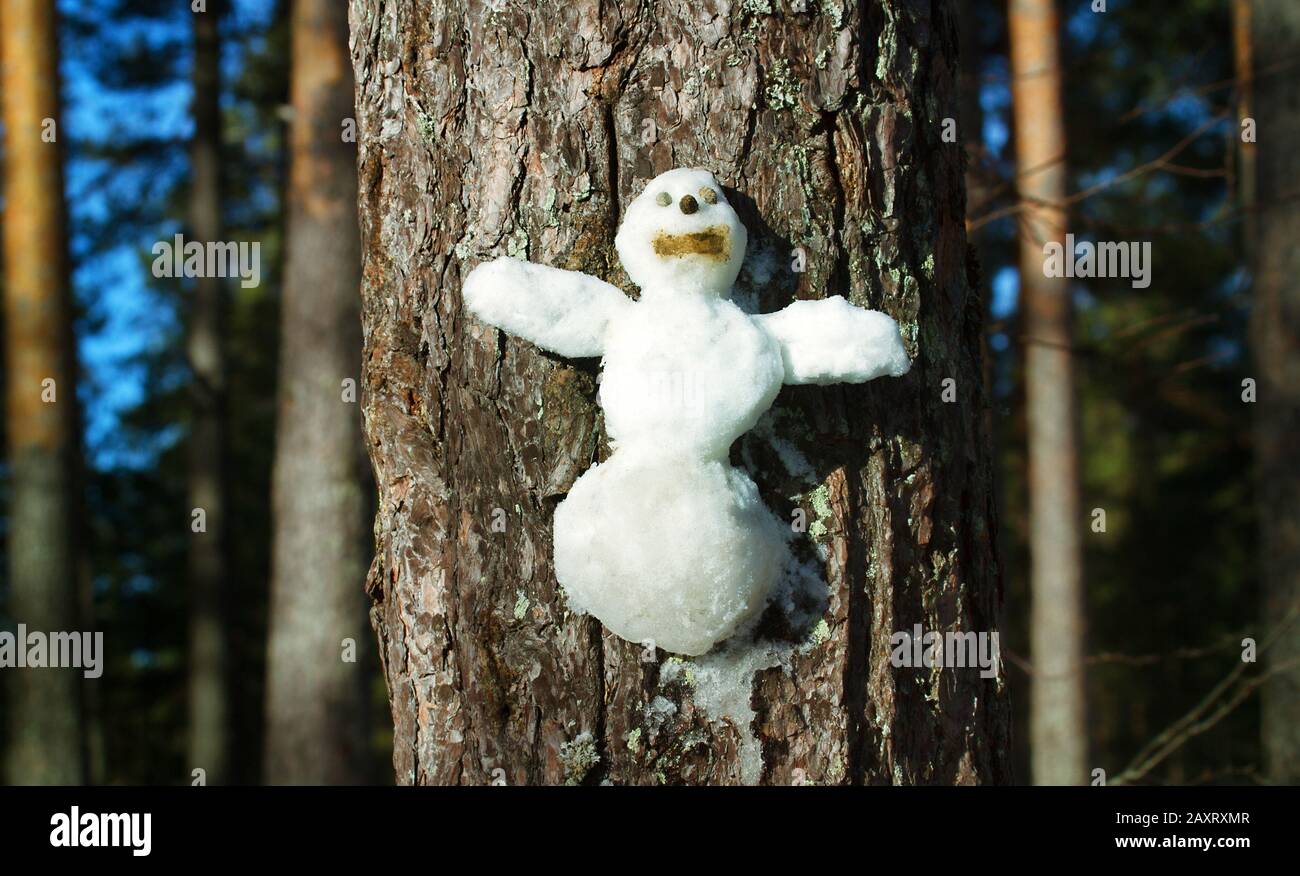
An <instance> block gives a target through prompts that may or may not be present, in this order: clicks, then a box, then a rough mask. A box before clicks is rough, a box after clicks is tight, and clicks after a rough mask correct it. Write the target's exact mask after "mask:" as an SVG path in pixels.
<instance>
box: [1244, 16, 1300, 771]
mask: <svg viewBox="0 0 1300 876" xmlns="http://www.w3.org/2000/svg"><path fill="white" fill-rule="evenodd" d="M1254 6H1255V9H1254V21H1253V28H1252V33H1253V36H1254V56H1255V113H1256V116H1255V121H1256V123H1257V125H1258V127H1257V131H1258V150H1257V158H1256V161H1257V166H1258V173H1259V176H1258V186H1257V191H1259V192H1261V193H1263V196H1262V198H1261V200H1260V201H1259V215H1258V228H1259V238H1258V240H1257V241H1256V245H1255V247H1254V253H1255V310H1254V314H1253V316H1252V319H1253V324H1252V331H1253V334H1254V347H1255V360H1256V367H1257V369H1258V379H1259V413H1258V418H1257V423H1256V454H1257V456H1258V466H1259V495H1260V515H1259V518H1260V525H1261V527H1262V531H1261V533H1260V536H1261V537H1260V548H1261V551H1262V558H1261V559H1262V569H1263V580H1264V603H1265V605H1264V618H1265V621H1266V623H1268V624H1269V625H1270V626H1272V625H1276V624H1278V623H1279V622H1283V621H1287V622H1288V624H1289V625H1288V626H1287V628H1286V629H1285V631H1284V632H1283V634H1282V636H1281V637H1280V638H1279V640H1278V641H1277V643H1276V644H1275V645H1274V646H1273V647H1272V648H1271V649H1270V650H1269V652H1268V662H1269V667H1270V668H1271V669H1273V670H1274V671H1277V672H1278V674H1277V675H1275V676H1274V677H1272V678H1271V679H1269V681H1268V683H1267V684H1265V686H1264V689H1263V736H1264V760H1265V764H1264V766H1265V773H1266V774H1267V775H1268V777H1269V778H1270V779H1272V780H1273V781H1275V782H1280V783H1286V784H1295V783H1297V782H1300V668H1297V666H1296V663H1297V662H1298V661H1300V621H1298V620H1297V619H1296V612H1297V611H1300V466H1298V465H1297V458H1296V448H1297V447H1300V342H1297V338H1300V248H1297V246H1296V241H1297V240H1300V201H1298V200H1297V197H1296V196H1297V180H1300V155H1297V153H1296V143H1297V142H1300V91H1297V89H1296V87H1295V81H1296V58H1297V52H1300V5H1297V4H1296V3H1294V2H1291V0H1256V2H1255V4H1254ZM1286 665H1289V666H1290V668H1289V669H1285V670H1279V669H1278V667H1283V666H1286Z"/></svg>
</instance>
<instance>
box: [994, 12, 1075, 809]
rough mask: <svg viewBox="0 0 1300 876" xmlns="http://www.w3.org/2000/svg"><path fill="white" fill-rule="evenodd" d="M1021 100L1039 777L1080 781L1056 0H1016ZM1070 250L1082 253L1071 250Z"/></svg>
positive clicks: (1034, 751) (1071, 402)
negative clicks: (1055, 261) (1053, 251)
mask: <svg viewBox="0 0 1300 876" xmlns="http://www.w3.org/2000/svg"><path fill="white" fill-rule="evenodd" d="M1008 22H1009V29H1010V39H1011V76H1012V100H1013V103H1014V117H1015V129H1016V132H1015V143H1016V165H1017V176H1018V180H1019V184H1018V191H1019V196H1020V198H1021V202H1022V205H1023V207H1024V212H1023V213H1022V214H1021V221H1020V224H1019V230H1020V300H1021V307H1022V308H1023V310H1024V315H1025V334H1026V338H1025V419H1026V425H1027V432H1028V456H1029V479H1028V484H1029V515H1030V523H1029V554H1030V585H1029V586H1030V594H1031V599H1032V601H1033V605H1032V608H1031V610H1030V620H1029V625H1030V633H1029V636H1030V639H1029V641H1030V659H1031V661H1032V663H1033V667H1034V674H1033V680H1032V689H1031V695H1030V716H1029V737H1030V738H1029V745H1030V762H1031V768H1032V770H1033V780H1034V782H1035V783H1036V784H1042V785H1077V784H1082V783H1083V782H1084V781H1085V779H1086V774H1087V763H1086V761H1087V755H1088V737H1087V726H1086V724H1085V720H1084V714H1085V706H1084V665H1083V637H1084V614H1083V609H1084V598H1083V556H1082V533H1081V527H1082V526H1083V519H1082V515H1081V513H1080V511H1081V506H1080V500H1079V474H1078V471H1079V460H1078V448H1077V444H1076V441H1077V439H1076V418H1077V414H1076V410H1075V396H1074V356H1073V349H1072V348H1073V344H1074V338H1073V335H1072V332H1071V312H1070V311H1071V308H1070V284H1069V281H1068V280H1065V279H1063V278H1051V277H1047V276H1045V274H1044V271H1043V262H1044V252H1043V246H1044V244H1045V243H1047V242H1049V241H1058V242H1063V241H1064V237H1065V228H1066V224H1065V222H1066V217H1065V210H1064V209H1063V208H1061V207H1059V206H1056V205H1059V204H1062V203H1063V202H1064V199H1065V194H1066V167H1065V119H1064V113H1063V110H1062V106H1061V66H1060V35H1059V33H1058V25H1057V19H1056V5H1055V0H1011V6H1010V14H1009V16H1008ZM1065 257H1066V258H1073V253H1066V256H1065Z"/></svg>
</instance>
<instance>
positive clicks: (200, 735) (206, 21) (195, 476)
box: [187, 0, 230, 784]
mask: <svg viewBox="0 0 1300 876" xmlns="http://www.w3.org/2000/svg"><path fill="white" fill-rule="evenodd" d="M223 6H224V2H223V0H213V2H210V3H209V4H208V5H207V10H206V11H204V12H191V15H192V17H193V24H194V68H193V74H192V82H193V86H194V103H193V108H192V112H193V115H194V139H193V141H192V142H191V144H190V174H191V176H190V194H189V226H190V227H189V240H194V241H198V242H200V243H203V244H205V245H206V244H207V243H209V242H214V241H219V240H220V239H221V103H220V101H221V43H220V36H219V24H220V18H221V12H222V9H223ZM224 309H225V302H224V299H223V292H222V280H221V278H219V277H210V276H201V277H199V278H198V279H197V280H196V281H195V285H194V300H193V302H192V304H191V307H190V313H189V329H188V338H187V354H188V358H189V364H190V370H191V386H192V408H191V416H192V420H191V423H190V435H189V447H188V452H189V504H190V509H191V514H193V512H194V511H195V510H197V509H202V511H203V515H204V524H205V531H201V532H196V531H194V529H195V527H194V526H193V525H192V523H193V517H191V532H190V549H189V583H190V640H189V647H190V654H189V656H190V666H189V683H190V690H189V734H190V737H189V757H190V768H191V769H196V768H197V769H203V770H204V771H205V772H206V780H207V781H208V782H209V783H214V784H217V783H221V782H224V781H226V780H227V779H228V777H229V757H230V709H229V703H228V692H229V680H228V678H227V676H228V674H229V668H228V667H229V653H228V650H229V642H228V639H227V636H226V612H225V607H224V602H225V598H224V593H223V591H224V589H225V587H226V585H227V580H226V575H227V569H226V557H227V553H226V521H225V511H226V481H225V475H226V455H227V447H226V437H225V434H224V428H223V422H224V417H225V404H226V351H225V337H224V331H225V329H224Z"/></svg>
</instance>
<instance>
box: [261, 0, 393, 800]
mask: <svg viewBox="0 0 1300 876" xmlns="http://www.w3.org/2000/svg"><path fill="white" fill-rule="evenodd" d="M292 15H293V17H292V22H291V27H292V39H293V66H292V72H291V86H290V88H291V94H290V100H291V102H292V106H293V122H292V124H291V127H290V158H289V161H290V170H289V192H288V200H289V214H288V230H287V234H288V262H287V269H286V275H285V284H284V298H283V302H282V304H281V314H280V323H281V333H280V338H281V340H280V401H279V410H278V414H277V424H276V436H277V437H276V448H275V451H276V452H275V471H274V487H273V489H274V496H275V498H274V503H275V508H274V511H275V514H274V518H275V520H274V528H275V533H274V555H273V566H274V567H273V570H272V581H271V614H270V646H269V653H268V672H267V703H266V712H267V716H266V717H267V736H266V768H265V774H266V778H267V779H268V781H271V782H277V783H280V782H283V783H294V784H343V783H356V782H360V781H363V780H365V779H366V778H367V770H366V769H365V761H366V758H365V753H366V748H365V739H364V732H363V730H364V721H363V718H364V716H365V714H366V707H365V702H366V699H365V685H364V678H363V675H362V672H361V667H362V665H363V664H362V663H360V662H359V659H360V658H359V656H358V655H359V654H360V653H362V651H363V649H365V648H366V647H367V644H368V641H369V635H368V634H367V631H366V607H365V601H364V597H363V596H362V594H361V593H360V592H359V590H358V588H357V582H358V581H360V580H361V579H362V578H363V577H364V575H365V568H366V563H365V557H364V556H363V554H362V551H363V549H364V544H365V542H364V518H365V515H366V507H365V499H364V496H363V495H362V487H361V484H362V483H363V482H364V481H363V478H362V472H360V471H359V470H358V469H359V467H360V465H361V463H362V454H361V411H360V405H359V404H358V403H357V401H358V399H357V389H358V381H359V379H360V374H361V356H360V350H361V305H360V301H359V299H358V291H357V289H358V286H359V281H360V277H361V255H360V251H359V243H358V238H357V202H356V197H357V177H356V147H355V145H354V144H353V143H352V142H345V140H344V133H345V129H344V128H343V123H344V120H346V119H349V118H351V116H352V67H351V64H350V62H349V60H348V48H347V42H348V36H347V32H348V21H347V7H346V6H345V5H343V4H342V3H339V2H338V0H297V2H295V3H294V5H293V14H292ZM344 381H350V386H349V387H347V388H346V389H345V386H344ZM345 393H346V394H345ZM348 639H350V640H351V642H352V644H351V654H350V656H351V659H344V657H345V652H344V641H345V640H348Z"/></svg>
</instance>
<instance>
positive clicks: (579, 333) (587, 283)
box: [464, 257, 632, 358]
mask: <svg viewBox="0 0 1300 876" xmlns="http://www.w3.org/2000/svg"><path fill="white" fill-rule="evenodd" d="M464 297H465V306H466V307H468V308H469V310H470V312H471V313H473V314H474V315H475V316H477V317H478V318H479V319H480V320H482V321H483V322H485V323H488V324H489V325H493V326H496V327H497V328H499V329H501V330H503V331H506V332H509V333H510V334H512V335H517V336H518V337H521V338H523V339H524V340H526V341H531V342H532V343H534V344H536V345H537V346H539V347H541V348H543V349H545V350H550V351H551V352H553V353H559V354H560V355H561V356H569V357H572V358H582V357H586V356H600V355H602V354H603V353H604V352H605V330H606V328H607V327H608V326H609V321H610V319H611V318H612V317H613V316H614V315H616V314H618V313H620V312H622V311H623V310H626V309H627V308H629V307H631V306H632V301H631V300H630V299H629V298H628V297H627V296H626V295H624V294H623V293H622V292H620V291H619V290H618V288H617V287H615V286H611V285H610V284H609V283H606V282H604V281H603V280H597V279H596V278H595V277H589V276H587V275H586V274H580V273H578V272H576V271H562V270H560V269H559V268H551V267H547V266H546V265H538V264H534V263H533V262H525V261H521V260H520V259H513V258H508V257H502V258H498V259H494V260H493V261H490V262H485V263H484V264H481V265H479V266H478V267H476V268H475V269H474V270H472V271H470V274H469V276H468V277H466V278H465V286H464Z"/></svg>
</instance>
